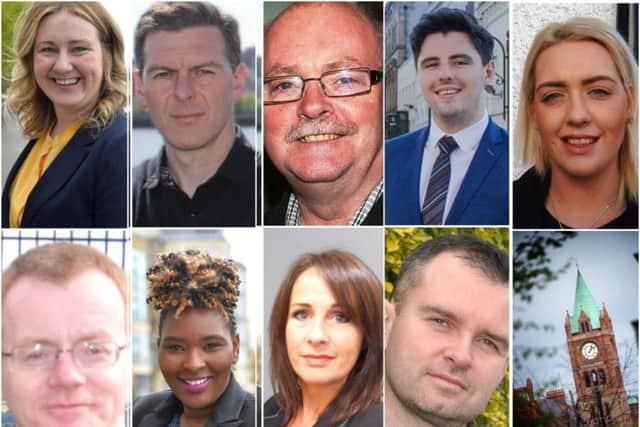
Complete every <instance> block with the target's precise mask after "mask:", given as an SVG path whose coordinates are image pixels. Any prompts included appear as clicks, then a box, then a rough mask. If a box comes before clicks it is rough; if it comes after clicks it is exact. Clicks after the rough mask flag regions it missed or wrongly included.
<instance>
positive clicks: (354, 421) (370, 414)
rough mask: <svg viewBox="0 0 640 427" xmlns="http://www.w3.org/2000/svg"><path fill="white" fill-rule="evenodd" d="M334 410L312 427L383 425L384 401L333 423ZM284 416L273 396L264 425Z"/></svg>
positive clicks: (276, 424)
mask: <svg viewBox="0 0 640 427" xmlns="http://www.w3.org/2000/svg"><path fill="white" fill-rule="evenodd" d="M334 410H335V408H334V407H333V405H331V406H329V407H328V408H327V410H326V411H324V413H323V414H322V415H321V416H320V418H319V419H318V421H317V422H316V423H315V424H314V425H313V426H312V427H382V424H383V421H382V418H383V417H382V402H379V403H376V404H375V405H371V406H369V407H368V408H367V409H365V410H364V411H362V412H360V413H359V414H358V415H355V416H354V417H352V418H350V419H349V420H347V421H345V422H342V423H339V424H332V423H331V417H332V416H333V413H334ZM283 418H284V411H283V410H282V408H280V406H278V403H277V402H276V399H275V398H274V397H271V398H270V399H269V400H267V402H266V403H265V404H264V427H282V421H283ZM134 427H135V426H134Z"/></svg>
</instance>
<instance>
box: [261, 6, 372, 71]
mask: <svg viewBox="0 0 640 427" xmlns="http://www.w3.org/2000/svg"><path fill="white" fill-rule="evenodd" d="M381 52H382V47H381V46H379V41H378V38H377V37H376V34H375V32H374V30H373V28H372V27H371V24H370V23H369V22H368V21H367V20H366V18H365V17H364V16H361V15H360V14H359V13H358V12H357V11H355V10H354V9H353V8H352V7H351V6H348V5H346V4H342V3H321V4H316V3H314V4H309V5H303V6H298V7H294V8H292V9H289V10H287V11H285V12H284V13H283V14H282V15H281V16H279V17H278V18H277V21H276V22H274V23H273V25H272V26H271V27H270V28H269V31H268V32H267V34H266V36H265V73H270V72H271V71H272V69H273V68H274V67H294V66H297V67H299V68H301V71H302V72H309V73H314V72H321V71H324V69H323V68H326V67H327V65H328V64H333V63H342V62H344V63H345V65H346V66H362V67H365V66H366V67H371V68H378V67H380V66H381V62H382V60H381ZM335 68H338V67H335Z"/></svg>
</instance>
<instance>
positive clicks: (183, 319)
mask: <svg viewBox="0 0 640 427" xmlns="http://www.w3.org/2000/svg"><path fill="white" fill-rule="evenodd" d="M163 332H164V335H165V336H166V335H171V336H174V337H181V338H188V337H196V338H200V337H204V336H208V335H222V334H223V333H226V334H228V333H229V331H228V327H227V322H226V321H225V319H224V317H223V316H222V314H221V313H219V312H218V311H216V310H205V309H189V310H186V311H184V312H182V313H181V314H180V317H175V316H174V315H169V316H167V318H166V320H165V324H164V331H163Z"/></svg>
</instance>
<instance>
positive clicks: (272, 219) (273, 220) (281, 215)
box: [264, 193, 384, 225]
mask: <svg viewBox="0 0 640 427" xmlns="http://www.w3.org/2000/svg"><path fill="white" fill-rule="evenodd" d="M290 196H291V193H285V194H284V196H283V197H282V199H281V200H280V203H278V205H277V206H275V207H274V208H273V209H271V210H268V211H266V212H265V214H264V225H284V222H285V219H286V217H287V206H288V204H289V197H290ZM383 199H384V194H383V195H381V196H380V198H378V200H376V202H375V203H374V204H373V206H372V207H371V210H370V211H369V215H367V217H366V218H365V219H364V221H363V222H362V224H361V225H382V204H383V203H384V202H383Z"/></svg>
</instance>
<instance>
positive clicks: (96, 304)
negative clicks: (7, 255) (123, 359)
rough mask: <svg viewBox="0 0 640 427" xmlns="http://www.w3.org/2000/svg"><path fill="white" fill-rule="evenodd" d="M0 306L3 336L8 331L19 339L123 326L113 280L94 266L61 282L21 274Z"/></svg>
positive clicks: (118, 330) (113, 331) (121, 304)
mask: <svg viewBox="0 0 640 427" xmlns="http://www.w3.org/2000/svg"><path fill="white" fill-rule="evenodd" d="M2 309H3V310H2V320H3V336H4V335H6V332H7V331H10V332H11V335H13V336H15V337H17V338H18V339H19V338H20V337H45V338H49V337H52V338H55V337H61V336H70V337H72V338H74V337H75V336H77V335H81V334H84V333H93V332H96V331H106V332H107V333H110V334H114V335H115V334H119V333H122V332H124V330H125V316H126V314H125V308H124V300H123V297H122V295H121V294H120V291H119V290H118V287H117V285H116V284H115V283H114V282H113V280H111V279H110V278H109V277H107V276H106V275H105V274H103V273H101V272H99V271H97V270H89V271H85V272H82V273H79V274H77V275H75V276H73V277H72V278H71V279H69V280H68V282H66V283H63V284H59V283H53V282H51V281H48V280H46V279H43V278H40V277H35V276H23V277H21V278H19V279H18V280H16V282H15V283H14V284H13V285H12V287H11V288H10V289H9V290H8V291H7V293H6V295H5V297H4V298H3V301H2ZM5 325H6V327H4V326H5Z"/></svg>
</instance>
